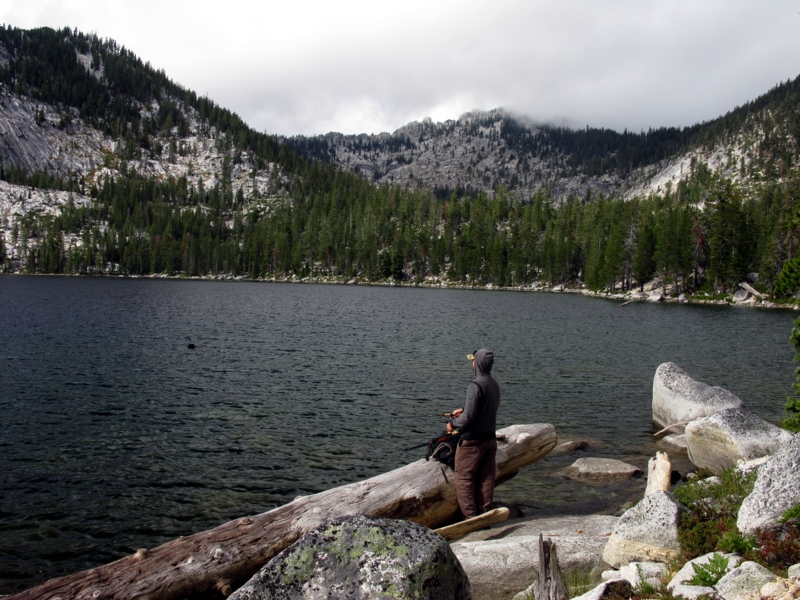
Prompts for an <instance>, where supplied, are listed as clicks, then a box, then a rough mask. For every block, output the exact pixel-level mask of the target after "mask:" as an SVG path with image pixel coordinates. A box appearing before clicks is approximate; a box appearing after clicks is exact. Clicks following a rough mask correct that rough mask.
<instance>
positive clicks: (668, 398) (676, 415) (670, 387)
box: [653, 362, 744, 427]
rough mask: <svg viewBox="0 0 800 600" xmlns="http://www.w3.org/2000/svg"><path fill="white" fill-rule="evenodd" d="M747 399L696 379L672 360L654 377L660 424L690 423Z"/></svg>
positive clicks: (655, 408)
mask: <svg viewBox="0 0 800 600" xmlns="http://www.w3.org/2000/svg"><path fill="white" fill-rule="evenodd" d="M743 406H744V402H742V400H741V399H739V398H738V397H737V396H736V395H734V394H732V393H731V392H729V391H728V390H726V389H724V388H721V387H712V386H710V385H708V384H706V383H703V382H701V381H695V380H694V379H692V378H691V377H689V375H688V374H687V373H686V371H684V370H683V369H681V368H680V367H679V366H678V365H676V364H675V363H672V362H666V363H663V364H662V365H660V366H659V367H658V369H656V374H655V377H654V378H653V422H654V423H655V424H656V425H658V426H660V427H669V426H670V425H676V424H678V423H688V422H689V421H693V420H695V419H699V418H701V417H707V416H709V415H712V414H714V413H717V412H719V411H721V410H725V409H728V408H742V407H743Z"/></svg>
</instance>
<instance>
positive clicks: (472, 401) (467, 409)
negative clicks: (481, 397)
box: [450, 383, 478, 429]
mask: <svg viewBox="0 0 800 600" xmlns="http://www.w3.org/2000/svg"><path fill="white" fill-rule="evenodd" d="M477 411H478V386H477V384H475V383H470V384H469V386H468V387H467V403H466V404H465V405H464V411H463V412H462V413H461V414H460V415H458V416H456V417H455V418H454V419H453V420H452V421H450V423H451V424H452V426H453V429H462V428H464V427H466V426H467V425H469V424H470V423H472V421H473V420H474V419H475V415H476V414H477ZM453 414H455V411H453Z"/></svg>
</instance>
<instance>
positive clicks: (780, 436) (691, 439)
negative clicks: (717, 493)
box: [686, 408, 792, 473]
mask: <svg viewBox="0 0 800 600" xmlns="http://www.w3.org/2000/svg"><path fill="white" fill-rule="evenodd" d="M791 439H792V434H790V433H789V432H787V431H785V430H783V429H781V428H779V427H776V426H775V425H772V424H771V423H767V422H766V421H764V420H763V419H761V418H759V417H757V416H756V415H754V414H752V413H750V412H748V411H746V410H741V409H738V408H731V409H728V410H723V411H721V412H718V413H715V414H713V415H711V416H709V417H704V418H702V419H697V420H696V421H692V422H691V423H690V424H689V425H687V426H686V442H687V445H688V449H689V460H691V461H692V462H693V463H694V464H695V465H696V466H697V467H700V468H705V469H710V470H712V471H713V472H715V473H719V472H721V471H724V470H725V469H727V468H729V467H733V466H735V465H736V463H737V462H738V461H740V460H741V461H748V460H753V459H755V458H761V457H762V456H767V455H770V454H774V453H775V452H776V451H777V450H778V449H779V448H780V447H781V446H783V445H784V444H786V443H787V442H789V441H790V440H791Z"/></svg>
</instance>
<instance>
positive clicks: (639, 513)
mask: <svg viewBox="0 0 800 600" xmlns="http://www.w3.org/2000/svg"><path fill="white" fill-rule="evenodd" d="M684 510H685V509H684V508H683V507H681V506H680V505H679V504H678V501H677V500H675V496H673V495H672V493H670V492H654V493H652V494H650V495H649V496H646V497H645V498H644V499H643V500H642V501H640V502H639V503H638V504H637V505H636V506H634V507H633V508H631V509H630V510H628V511H626V512H625V514H624V515H622V517H620V519H619V522H618V523H617V525H616V527H614V531H613V532H612V533H611V537H610V538H609V539H608V543H607V544H606V547H605V549H604V550H603V560H604V561H606V562H607V563H608V564H609V565H611V566H612V567H614V568H619V567H620V566H624V565H627V564H628V563H631V562H634V561H659V562H666V561H668V560H672V559H673V558H675V557H677V556H678V553H679V552H680V549H681V547H680V544H679V543H678V525H679V524H680V519H681V515H682V514H683V512H684Z"/></svg>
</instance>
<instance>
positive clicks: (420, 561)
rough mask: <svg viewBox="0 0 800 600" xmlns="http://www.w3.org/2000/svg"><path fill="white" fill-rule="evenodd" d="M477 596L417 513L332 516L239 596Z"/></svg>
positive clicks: (434, 599)
mask: <svg viewBox="0 0 800 600" xmlns="http://www.w3.org/2000/svg"><path fill="white" fill-rule="evenodd" d="M378 597H394V598H421V599H423V598H424V599H429V600H439V599H453V600H457V599H458V600H469V599H471V598H472V595H471V592H470V587H469V581H468V580H467V577H466V575H465V573H464V571H463V569H462V568H461V565H460V564H459V562H458V559H457V558H456V557H455V555H454V554H453V553H452V551H451V550H450V548H449V546H448V545H447V542H445V541H444V539H443V538H441V537H440V536H438V535H437V534H435V533H434V532H433V531H431V530H430V529H428V528H427V527H423V526H422V525H418V524H416V523H411V522H409V521H395V520H390V519H378V518H374V517H365V516H363V515H356V516H354V517H345V518H342V519H335V520H332V521H329V522H327V523H325V524H323V525H321V526H320V527H318V528H316V529H314V530H313V531H311V532H309V533H308V534H306V535H305V536H303V537H302V538H300V539H299V540H298V541H297V542H295V543H294V544H292V545H291V546H290V547H289V548H287V549H286V550H284V551H283V552H281V553H280V554H278V555H277V556H275V557H274V558H273V559H272V560H270V561H269V562H268V563H267V564H266V565H265V566H264V567H263V568H262V569H261V570H260V571H259V572H258V573H257V574H256V575H255V576H253V578H252V579H250V581H248V582H247V583H246V584H245V585H244V586H242V587H241V588H240V589H239V590H237V591H236V592H235V593H234V594H233V595H232V596H230V598H231V600H273V599H274V600H292V599H298V600H299V599H301V598H302V599H304V600H307V599H317V598H318V599H320V600H322V599H323V598H326V599H327V598H378Z"/></svg>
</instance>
